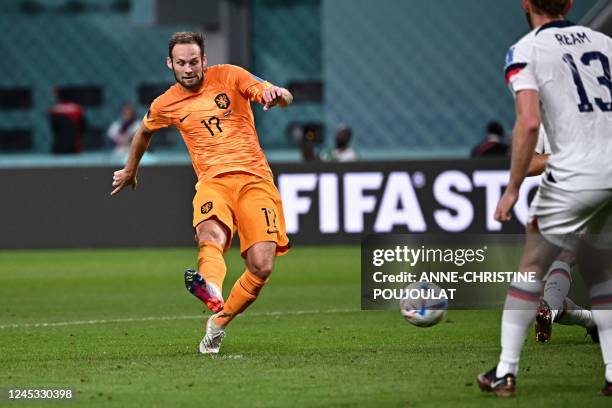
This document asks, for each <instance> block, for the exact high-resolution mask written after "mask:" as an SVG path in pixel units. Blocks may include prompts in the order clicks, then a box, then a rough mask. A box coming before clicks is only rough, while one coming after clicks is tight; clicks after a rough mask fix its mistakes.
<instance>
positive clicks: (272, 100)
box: [263, 85, 292, 111]
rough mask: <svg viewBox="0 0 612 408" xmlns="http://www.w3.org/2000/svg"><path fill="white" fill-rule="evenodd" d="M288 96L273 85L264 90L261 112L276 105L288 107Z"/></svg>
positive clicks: (283, 90)
mask: <svg viewBox="0 0 612 408" xmlns="http://www.w3.org/2000/svg"><path fill="white" fill-rule="evenodd" d="M289 95H290V94H289V92H287V91H286V90H285V89H283V88H281V87H278V86H275V85H272V86H271V87H269V88H266V90H265V91H264V93H263V101H264V103H265V105H264V108H263V110H265V111H267V110H268V109H270V108H271V107H273V106H276V105H279V106H287V105H289V104H290V103H291V102H292V101H291V100H289V99H288V98H289Z"/></svg>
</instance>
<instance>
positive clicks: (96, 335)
mask: <svg viewBox="0 0 612 408" xmlns="http://www.w3.org/2000/svg"><path fill="white" fill-rule="evenodd" d="M195 255H196V254H195V250H189V249H150V250H146V249H142V250H88V251H84V250H83V251H81V250H79V251H2V252H0V314H1V316H2V319H1V321H0V347H1V349H0V388H7V387H18V388H71V389H74V390H75V391H76V399H75V401H73V402H69V403H67V404H68V405H66V406H87V407H95V406H118V407H132V406H134V407H135V406H142V407H188V406H200V407H201V406H218V407H240V406H244V407H268V406H273V407H303V406H304V407H306V406H307V407H330V406H341V407H352V406H364V407H368V406H372V407H374V406H376V407H387V406H389V407H445V406H453V407H479V406H483V407H484V406H487V407H488V406H494V407H497V406H499V407H522V406H529V407H540V406H542V407H548V406H555V407H595V406H602V407H603V406H610V403H611V402H612V400H610V399H607V398H604V397H600V396H599V395H598V392H599V389H600V388H601V386H602V385H603V363H602V361H601V353H600V350H599V348H598V346H597V345H594V344H592V343H591V342H590V340H588V339H585V338H584V332H583V330H581V329H579V328H575V327H563V326H556V327H555V330H554V334H553V339H552V341H551V343H549V344H546V345H538V344H535V343H534V340H533V336H532V335H531V334H530V336H529V338H528V341H527V347H526V348H525V351H524V353H523V360H522V361H521V368H520V373H519V378H518V395H517V397H516V398H513V399H510V400H497V399H496V398H494V397H493V396H491V395H490V394H484V393H482V392H480V390H479V389H478V387H477V385H476V383H475V380H474V379H475V376H476V374H477V373H478V372H480V371H483V370H485V369H489V368H490V367H492V366H493V365H494V364H495V362H496V360H497V356H498V353H499V329H500V322H499V321H500V311H498V310H485V311H452V310H451V311H450V312H449V314H448V316H447V318H446V319H445V320H444V321H443V322H442V323H440V324H439V325H437V326H435V327H433V328H428V329H420V328H416V327H412V326H410V325H409V324H408V323H406V322H405V321H403V319H402V318H401V316H400V314H399V312H396V311H383V312H363V311H360V310H359V304H360V289H359V258H360V255H359V248H358V247H304V248H295V249H294V250H292V252H290V253H289V255H287V256H285V257H283V258H279V259H278V261H277V264H276V268H275V271H274V273H273V276H272V279H271V281H270V283H269V285H268V286H267V287H266V288H265V289H264V290H263V292H262V295H261V296H260V298H259V299H258V301H257V302H256V303H255V304H253V306H252V307H251V308H250V309H249V310H247V312H246V313H245V314H244V315H243V316H240V317H239V318H237V319H236V320H235V321H234V323H233V324H232V325H231V326H230V328H229V329H228V335H227V337H226V338H225V340H224V342H223V346H222V349H221V353H220V354H219V355H218V356H214V357H210V356H201V355H198V354H196V346H197V344H198V342H199V341H200V339H201V337H202V334H203V323H204V321H205V318H206V316H207V315H206V314H204V313H203V307H202V305H201V304H200V303H199V301H197V300H196V299H195V298H194V297H192V296H191V295H190V294H188V293H187V291H186V290H185V288H184V286H183V281H182V271H183V270H184V269H185V268H186V267H190V266H192V264H193V263H194V261H195ZM227 261H228V276H227V279H226V284H225V288H224V293H225V294H226V295H227V293H228V292H229V289H230V288H231V286H232V285H233V282H234V281H235V279H236V277H237V276H238V275H239V274H240V273H241V272H242V269H243V263H242V261H241V259H240V257H239V255H238V253H237V252H236V251H235V250H232V251H231V252H230V253H229V255H228V257H227ZM42 323H51V324H42ZM12 405H14V406H21V407H23V406H28V405H31V406H37V407H39V406H44V405H46V404H45V403H41V402H31V403H30V402H19V403H15V404H11V403H8V402H0V406H12ZM53 405H54V406H61V404H60V403H54V404H53Z"/></svg>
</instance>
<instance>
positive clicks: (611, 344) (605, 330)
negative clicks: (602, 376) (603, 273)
mask: <svg viewBox="0 0 612 408" xmlns="http://www.w3.org/2000/svg"><path fill="white" fill-rule="evenodd" d="M590 295H591V305H592V310H593V312H592V313H593V320H595V323H596V324H597V329H598V331H599V345H600V346H601V353H602V355H603V361H604V364H605V365H606V381H608V382H612V280H608V281H605V282H603V283H599V284H597V285H595V286H593V287H592V288H591V293H590Z"/></svg>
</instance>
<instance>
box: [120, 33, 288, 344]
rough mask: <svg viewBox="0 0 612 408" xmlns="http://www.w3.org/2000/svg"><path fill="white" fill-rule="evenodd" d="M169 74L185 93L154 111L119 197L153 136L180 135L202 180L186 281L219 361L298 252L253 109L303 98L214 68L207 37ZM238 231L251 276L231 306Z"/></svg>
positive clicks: (184, 47)
mask: <svg viewBox="0 0 612 408" xmlns="http://www.w3.org/2000/svg"><path fill="white" fill-rule="evenodd" d="M166 64H167V66H168V68H169V69H171V70H172V72H173V73H174V77H175V79H176V82H177V83H176V84H174V85H173V86H172V87H170V88H169V89H168V90H167V91H166V92H165V93H164V94H162V95H160V96H159V97H157V98H156V99H155V100H154V101H153V103H152V104H151V107H150V109H149V111H148V112H147V114H146V116H145V117H144V118H143V120H142V124H141V125H140V128H139V130H138V131H137V132H136V134H135V136H134V139H133V141H132V146H131V150H130V155H129V158H128V160H127V163H126V165H125V167H124V168H123V169H121V170H118V171H116V172H115V173H114V175H113V188H114V189H113V191H112V193H111V195H115V194H117V193H119V192H120V191H121V190H122V189H123V188H125V187H127V186H129V187H131V188H132V189H135V188H136V183H137V181H136V175H137V172H138V164H139V162H140V159H141V158H142V155H143V154H144V152H145V151H146V149H147V147H148V146H149V142H150V140H151V137H152V135H153V133H154V132H155V131H157V130H158V129H161V128H164V127H168V126H175V127H176V128H178V130H179V131H180V133H181V135H182V136H183V140H184V141H185V144H186V145H187V149H188V151H189V155H190V157H191V161H192V163H193V168H194V170H195V172H196V174H197V176H198V182H197V184H196V194H195V196H194V198H193V227H194V228H195V231H196V238H197V241H198V246H199V253H198V268H197V271H194V270H187V271H186V272H185V285H186V287H187V289H188V290H189V291H190V292H191V293H193V294H194V295H195V296H196V297H198V298H199V299H200V300H202V301H203V302H204V303H206V305H207V306H208V307H209V308H210V309H211V310H212V311H213V312H215V313H214V314H213V315H212V316H211V317H210V318H209V319H208V321H207V322H206V334H205V335H204V338H203V339H202V341H201V342H200V344H199V351H200V353H203V354H209V353H218V352H219V349H220V346H221V341H222V340H223V337H224V336H225V328H226V327H227V325H228V324H229V323H230V322H231V321H232V319H233V318H234V317H235V316H236V315H238V314H239V313H241V312H243V311H244V310H245V309H246V308H247V307H248V306H249V305H250V304H251V303H252V302H253V301H254V300H255V299H256V298H257V296H258V295H259V293H260V291H261V289H262V288H263V287H264V285H265V284H266V282H267V280H268V277H269V276H270V273H271V272H272V267H273V265H274V260H275V257H276V256H277V255H283V254H285V253H286V252H287V251H288V250H289V240H288V238H287V235H286V233H285V220H284V216H283V206H282V202H281V199H280V194H279V193H278V190H277V189H276V187H275V185H274V181H273V178H272V172H271V170H270V167H269V165H268V162H267V160H266V158H265V156H264V153H263V151H262V149H261V147H260V146H259V140H258V136H257V132H256V130H255V122H254V119H253V112H252V110H251V105H250V103H251V101H254V102H258V103H260V104H262V105H264V106H263V109H264V111H267V110H268V109H270V108H272V107H273V106H281V107H285V106H288V105H289V104H291V102H292V101H293V96H292V95H291V93H290V92H289V91H288V90H286V89H284V88H280V87H278V86H274V85H272V84H270V83H269V82H266V81H263V80H262V79H260V78H258V77H256V76H254V75H252V74H250V73H249V72H247V71H246V70H244V69H243V68H240V67H238V66H235V65H214V66H210V67H207V66H206V64H207V58H206V54H205V53H204V37H203V35H202V34H199V33H193V32H178V33H175V34H173V35H172V37H171V38H170V41H169V43H168V58H167V61H166ZM236 231H237V232H238V235H239V237H240V253H241V255H242V257H243V258H244V259H245V263H246V270H245V271H244V273H243V274H242V276H240V278H239V279H238V280H237V281H236V283H235V284H234V286H233V288H232V290H231V292H230V294H229V297H228V298H227V301H226V302H224V300H223V296H222V286H223V280H224V278H225V273H226V266H225V261H224V259H223V252H225V251H227V250H228V249H229V246H230V244H231V242H232V237H233V235H234V233H235V232H236Z"/></svg>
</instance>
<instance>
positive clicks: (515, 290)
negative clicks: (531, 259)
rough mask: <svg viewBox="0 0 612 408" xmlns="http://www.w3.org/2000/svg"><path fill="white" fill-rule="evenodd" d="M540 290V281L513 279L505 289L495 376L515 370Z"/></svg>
mask: <svg viewBox="0 0 612 408" xmlns="http://www.w3.org/2000/svg"><path fill="white" fill-rule="evenodd" d="M541 293H542V281H536V282H520V283H519V282H515V283H513V284H512V285H511V286H510V289H508V294H507V295H506V302H505V303H504V314H503V315H502V328H501V346H502V351H501V354H500V356H499V364H498V365H497V372H496V374H495V375H496V377H498V378H500V377H503V376H504V375H506V374H508V373H510V374H514V375H516V373H517V372H518V365H519V360H520V358H521V351H522V350H523V344H524V343H525V337H527V330H528V328H529V326H531V324H532V323H533V321H534V319H535V316H536V313H537V309H538V304H539V302H540V294H541Z"/></svg>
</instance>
